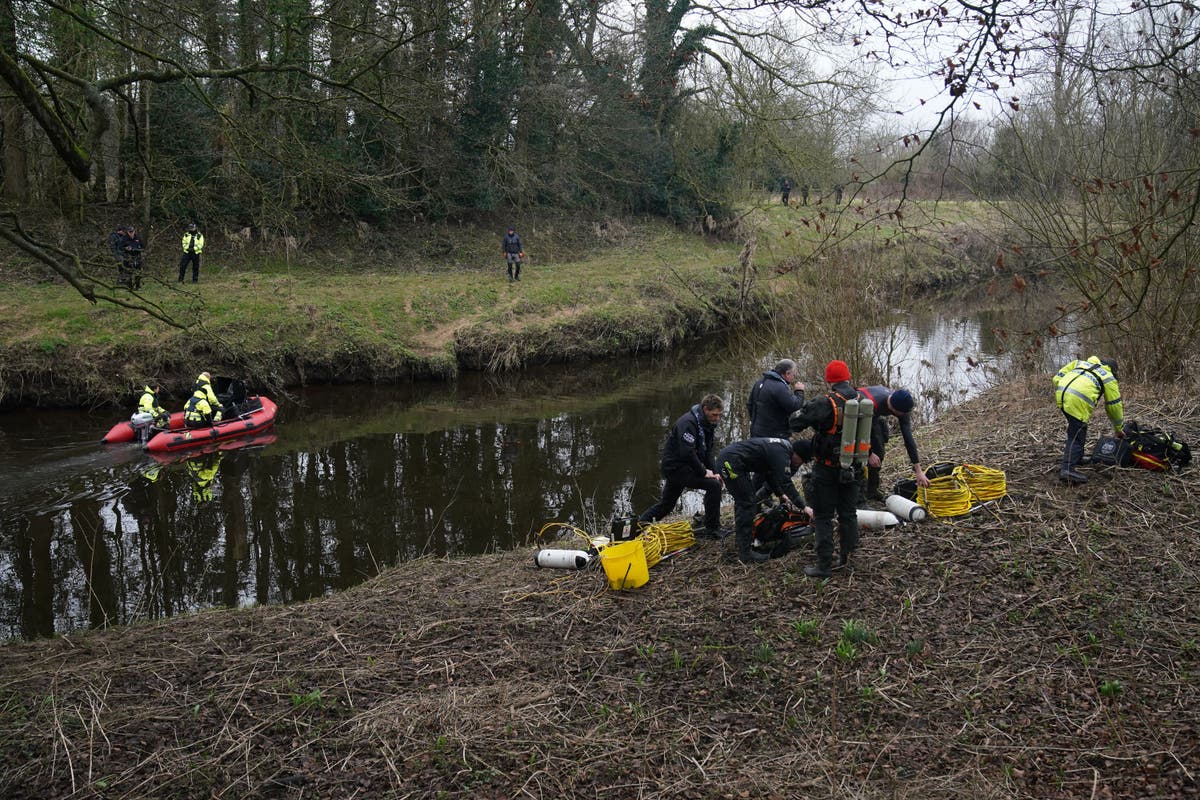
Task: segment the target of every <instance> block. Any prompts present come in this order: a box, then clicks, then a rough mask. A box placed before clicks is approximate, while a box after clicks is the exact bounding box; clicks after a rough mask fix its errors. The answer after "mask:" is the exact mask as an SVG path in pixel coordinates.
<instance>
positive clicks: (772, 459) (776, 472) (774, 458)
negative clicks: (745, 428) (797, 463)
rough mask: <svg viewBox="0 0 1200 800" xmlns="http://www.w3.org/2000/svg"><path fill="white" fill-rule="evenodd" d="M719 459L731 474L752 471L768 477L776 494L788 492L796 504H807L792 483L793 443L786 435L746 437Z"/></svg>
mask: <svg viewBox="0 0 1200 800" xmlns="http://www.w3.org/2000/svg"><path fill="white" fill-rule="evenodd" d="M717 461H718V462H719V463H720V464H721V468H722V470H724V472H725V474H726V475H728V477H730V478H738V477H739V476H741V475H745V474H749V473H751V472H753V473H755V474H757V475H761V476H762V477H763V478H765V479H766V481H767V485H768V486H770V487H771V491H772V492H774V493H775V494H776V495H778V496H780V497H783V496H784V495H786V496H787V498H788V499H789V500H791V501H792V502H793V503H794V504H795V505H796V507H797V508H804V506H805V505H806V504H805V502H804V497H803V496H802V495H801V494H800V492H799V491H797V489H796V484H794V483H792V478H791V474H792V443H791V442H790V441H788V440H787V439H777V438H774V437H764V438H759V439H743V440H742V441H740V442H734V443H733V444H731V445H729V446H728V447H726V448H725V449H723V450H722V451H721V452H720V453H718V454H717Z"/></svg>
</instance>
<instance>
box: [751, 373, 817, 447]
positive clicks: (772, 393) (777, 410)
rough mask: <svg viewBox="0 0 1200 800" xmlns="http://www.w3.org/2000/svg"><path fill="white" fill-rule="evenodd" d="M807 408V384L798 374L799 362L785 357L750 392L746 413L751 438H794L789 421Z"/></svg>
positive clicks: (763, 375) (764, 374)
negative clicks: (796, 413) (805, 390)
mask: <svg viewBox="0 0 1200 800" xmlns="http://www.w3.org/2000/svg"><path fill="white" fill-rule="evenodd" d="M803 407H804V383H803V382H801V381H800V380H799V379H798V376H797V374H796V362H795V361H792V360H791V359H790V358H784V359H781V360H780V361H779V363H778V364H776V365H775V367H774V368H773V369H769V370H767V371H766V372H764V373H763V374H762V377H761V378H759V379H758V382H757V383H755V384H754V388H753V389H751V390H750V399H749V400H747V401H746V410H747V411H749V412H750V438H752V439H755V438H760V437H763V436H775V437H777V438H780V439H787V438H788V437H790V436H791V435H792V434H791V430H790V429H789V428H788V418H789V417H791V416H792V414H794V413H795V412H797V411H799V410H800V409H801V408H803Z"/></svg>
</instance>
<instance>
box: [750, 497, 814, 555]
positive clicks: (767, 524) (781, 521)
mask: <svg viewBox="0 0 1200 800" xmlns="http://www.w3.org/2000/svg"><path fill="white" fill-rule="evenodd" d="M812 533H813V527H812V520H811V519H809V517H808V514H806V513H804V512H803V511H794V510H792V509H790V508H789V507H788V506H787V504H785V503H779V504H778V505H774V506H771V507H770V508H768V509H767V510H766V511H764V512H762V513H761V514H759V515H758V516H756V517H755V518H754V537H753V541H752V542H751V543H750V546H751V547H752V548H753V549H755V550H758V551H759V552H763V553H767V554H769V555H770V556H771V558H780V557H781V556H784V555H787V553H788V551H789V550H791V548H792V547H793V546H794V545H797V544H799V543H800V541H801V540H803V539H804V538H805V537H806V536H811V535H812Z"/></svg>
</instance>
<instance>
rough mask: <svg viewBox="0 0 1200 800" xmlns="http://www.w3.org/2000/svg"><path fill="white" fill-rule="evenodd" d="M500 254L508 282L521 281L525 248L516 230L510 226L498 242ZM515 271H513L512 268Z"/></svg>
mask: <svg viewBox="0 0 1200 800" xmlns="http://www.w3.org/2000/svg"><path fill="white" fill-rule="evenodd" d="M500 249H501V252H503V253H504V260H505V262H507V264H508V280H509V281H510V282H511V281H519V280H521V262H522V261H524V260H525V248H524V246H522V244H521V236H520V234H518V233H517V229H516V228H514V227H512V226H511V225H510V226H509V227H508V233H506V234H504V238H503V239H502V240H501V242H500ZM514 267H515V268H516V271H515V272H514V271H513V268H514Z"/></svg>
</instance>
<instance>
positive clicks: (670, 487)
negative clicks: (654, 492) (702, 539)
mask: <svg viewBox="0 0 1200 800" xmlns="http://www.w3.org/2000/svg"><path fill="white" fill-rule="evenodd" d="M664 478H665V480H664V481H663V491H662V497H660V498H659V500H658V502H657V503H655V504H654V505H652V506H650V507H649V508H647V509H646V510H645V511H643V512H642V515H641V516H640V517H638V519H639V520H640V521H642V522H657V521H658V520H660V519H662V518H663V517H665V516H667V515H668V514H670V513H671V512H672V511H674V510H675V505H676V504H677V503H678V502H679V498H680V497H682V496H683V493H684V492H686V491H687V490H688V489H699V490H701V491H702V492H704V524H705V525H706V526H708V527H710V528H713V529H716V528H717V527H719V526H720V524H721V482H720V481H719V480H717V479H716V478H705V477H704V476H703V475H700V476H692V475H688V476H681V475H675V474H672V475H666V476H664Z"/></svg>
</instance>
